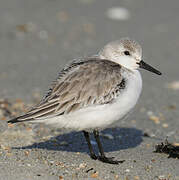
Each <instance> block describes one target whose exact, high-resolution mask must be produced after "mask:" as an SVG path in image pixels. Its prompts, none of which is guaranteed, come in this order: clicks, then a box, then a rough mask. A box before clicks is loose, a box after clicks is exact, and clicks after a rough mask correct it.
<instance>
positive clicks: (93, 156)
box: [83, 131, 97, 160]
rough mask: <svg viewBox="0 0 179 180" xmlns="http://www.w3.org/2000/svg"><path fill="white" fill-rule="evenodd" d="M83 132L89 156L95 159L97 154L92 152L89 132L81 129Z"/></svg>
mask: <svg viewBox="0 0 179 180" xmlns="http://www.w3.org/2000/svg"><path fill="white" fill-rule="evenodd" d="M83 133H84V136H85V139H86V142H87V143H88V148H89V150H90V157H91V158H92V159H95V160H96V159H97V156H96V155H95V153H94V151H93V147H92V145H91V142H90V136H89V133H88V132H86V131H83Z"/></svg>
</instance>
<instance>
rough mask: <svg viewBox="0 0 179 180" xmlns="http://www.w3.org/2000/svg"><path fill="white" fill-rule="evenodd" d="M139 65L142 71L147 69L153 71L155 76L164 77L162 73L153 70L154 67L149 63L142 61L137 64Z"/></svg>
mask: <svg viewBox="0 0 179 180" xmlns="http://www.w3.org/2000/svg"><path fill="white" fill-rule="evenodd" d="M137 64H139V67H140V68H142V69H146V70H148V71H151V72H153V73H155V74H158V75H162V73H161V72H160V71H158V70H156V69H155V68H153V67H152V66H150V65H148V64H147V63H145V62H144V61H142V60H141V61H140V62H139V63H137Z"/></svg>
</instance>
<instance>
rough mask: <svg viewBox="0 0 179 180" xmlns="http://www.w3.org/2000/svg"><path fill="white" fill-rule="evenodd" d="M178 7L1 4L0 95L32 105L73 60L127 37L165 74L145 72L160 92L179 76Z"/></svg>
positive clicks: (113, 2) (103, 1)
mask: <svg viewBox="0 0 179 180" xmlns="http://www.w3.org/2000/svg"><path fill="white" fill-rule="evenodd" d="M178 8H179V1H178V0H171V1H167V0H157V1H156V0H150V1H146V0H110V1H108V0H71V1H70V0H68V1H66V0H38V1H37V0H30V1H24V0H13V1H12V0H1V1H0V84H1V86H0V95H1V96H5V97H13V98H23V99H28V101H29V100H30V99H29V98H31V96H32V94H33V93H34V92H36V91H38V92H39V93H40V94H41V93H43V92H44V91H45V90H47V89H48V86H49V84H50V82H51V80H53V79H54V78H55V77H56V76H57V72H58V71H59V70H60V69H61V68H62V67H63V66H64V64H66V63H67V62H68V61H69V60H72V59H74V58H78V57H81V56H87V55H91V54H95V53H97V52H98V51H99V50H100V48H102V47H103V46H104V45H105V44H106V43H107V42H109V41H112V40H116V39H120V38H121V37H126V36H127V37H130V38H133V39H135V40H137V41H138V42H140V44H141V45H142V46H143V56H144V60H145V61H147V62H148V63H149V64H152V65H153V66H154V67H157V68H158V69H160V70H161V71H162V72H163V74H164V75H163V77H162V78H161V77H156V76H154V75H152V74H149V73H148V72H145V73H143V76H144V79H145V82H147V83H148V84H150V86H154V84H155V86H157V87H160V89H159V90H160V91H161V88H164V86H165V83H167V82H170V81H172V80H177V78H178V75H179V73H178V67H179V61H178V59H179V54H178V49H179V36H178V29H179V21H178V19H179V12H178ZM145 82H144V85H145ZM150 91H152V87H150ZM152 95H153V94H152ZM164 96H168V95H166V94H165V95H164Z"/></svg>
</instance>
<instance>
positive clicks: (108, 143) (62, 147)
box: [13, 128, 143, 153]
mask: <svg viewBox="0 0 179 180" xmlns="http://www.w3.org/2000/svg"><path fill="white" fill-rule="evenodd" d="M104 135H106V136H108V138H107V137H105V136H104ZM111 135H112V136H111ZM142 137H143V132H142V131H141V130H139V129H136V128H115V129H113V128H110V129H106V130H103V131H102V132H101V136H100V139H101V142H102V144H103V148H104V150H105V152H112V151H119V150H122V149H129V148H134V147H136V146H138V145H139V144H140V143H141V142H142V141H143V139H142ZM91 141H92V144H93V147H94V150H95V151H97V144H96V143H95V140H94V137H93V136H92V134H91ZM13 149H47V150H55V151H67V152H82V153H86V152H88V146H87V143H86V141H85V138H84V136H83V133H82V132H69V133H66V134H62V135H59V136H56V137H53V138H51V139H49V140H47V141H44V142H39V143H34V144H32V145H29V146H23V147H13Z"/></svg>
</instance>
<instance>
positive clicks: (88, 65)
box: [8, 38, 161, 164]
mask: <svg viewBox="0 0 179 180" xmlns="http://www.w3.org/2000/svg"><path fill="white" fill-rule="evenodd" d="M139 68H143V69H146V70H148V71H151V72H153V73H155V74H158V75H161V72H159V71H158V70H156V69H154V68H153V67H151V66H150V65H148V64H147V63H145V62H144V61H143V60H142V48H141V46H140V45H139V43H137V42H136V41H134V40H131V39H129V38H122V39H120V40H117V41H113V42H110V43H108V44H107V45H106V46H104V48H103V49H102V50H101V51H100V52H99V53H98V54H97V55H95V56H93V57H87V58H81V59H78V60H73V61H72V62H71V63H69V64H68V65H66V66H65V67H64V69H63V70H61V72H60V73H59V74H58V77H57V79H56V80H55V81H54V82H53V83H52V85H51V87H50V89H49V91H48V92H47V93H46V94H45V96H44V97H43V98H42V100H41V102H40V103H39V104H38V105H36V106H34V107H33V108H32V109H31V110H29V111H28V112H27V113H26V114H25V115H22V116H19V117H16V118H14V119H12V120H10V121H8V123H17V122H27V121H30V122H38V123H46V124H49V125H53V126H54V127H57V128H69V129H72V130H75V131H83V133H84V136H85V139H86V141H87V144H88V147H89V151H90V157H91V158H92V159H98V160H100V161H102V162H105V163H111V164H118V163H119V162H121V161H117V160H114V159H113V158H110V157H106V156H105V153H104V150H103V147H102V144H101V142H100V138H99V131H100V130H102V129H105V128H107V127H110V126H115V124H117V123H119V122H120V121H121V119H122V118H124V116H126V114H128V113H129V112H130V111H131V110H132V109H133V107H134V106H135V104H136V103H137V100H138V98H139V96H140V93H141V90H142V79H141V75H140V72H139V71H138V69H139ZM90 132H93V134H94V137H95V140H96V142H97V145H98V149H99V155H98V156H97V155H96V154H95V153H94V150H93V147H92V145H91V141H90V134H89V133H90Z"/></svg>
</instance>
